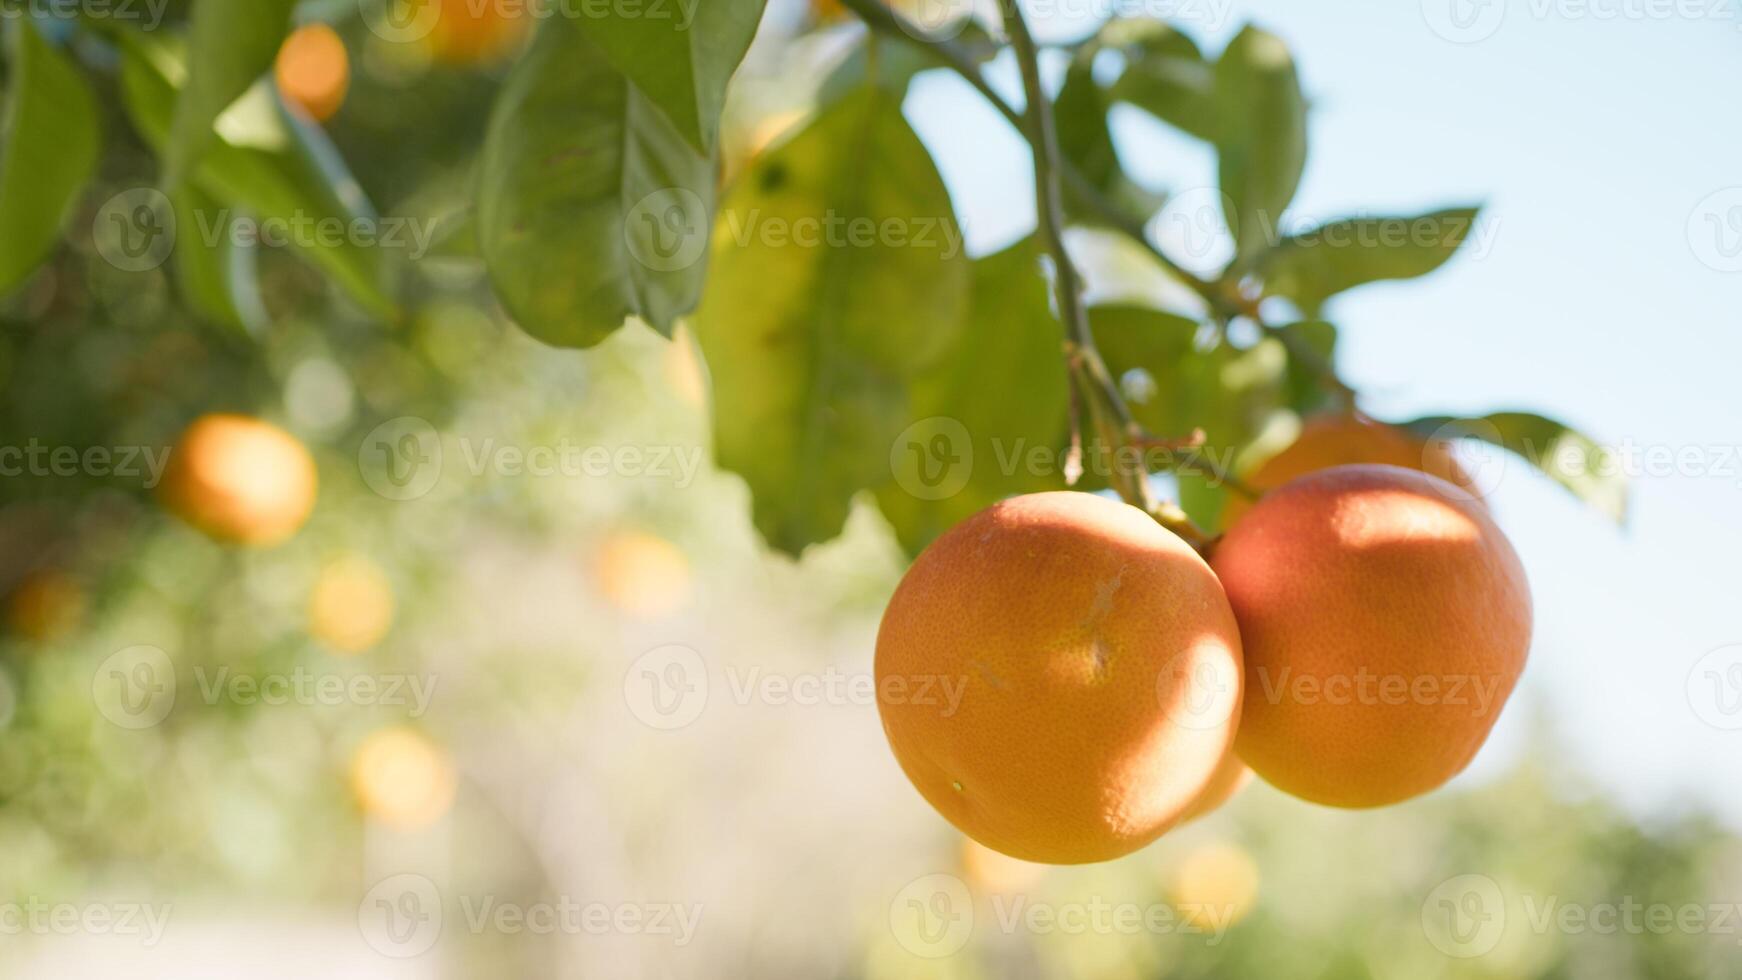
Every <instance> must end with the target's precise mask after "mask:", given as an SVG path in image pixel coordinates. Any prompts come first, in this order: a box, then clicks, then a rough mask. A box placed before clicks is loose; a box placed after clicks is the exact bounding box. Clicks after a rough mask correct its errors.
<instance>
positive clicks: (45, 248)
mask: <svg viewBox="0 0 1742 980" xmlns="http://www.w3.org/2000/svg"><path fill="white" fill-rule="evenodd" d="M4 27H5V30H6V35H7V36H6V41H7V55H8V59H7V60H8V61H9V62H10V65H9V66H8V67H9V69H10V75H9V78H8V82H7V90H6V107H5V114H4V116H3V117H0V294H4V293H8V292H11V291H12V290H13V289H16V288H17V287H18V285H19V284H20V283H22V282H23V281H24V279H25V278H26V277H27V276H29V275H30V273H31V272H32V271H33V270H35V268H36V267H37V266H38V265H39V264H41V262H42V261H43V259H45V258H46V257H47V256H48V254H49V252H50V251H51V250H52V249H53V248H54V245H55V243H56V242H57V241H59V240H60V237H61V225H62V224H63V223H64V222H65V220H66V216H67V212H68V211H70V210H71V209H72V206H73V204H74V203H75V202H76V201H77V200H78V196H79V192H80V191H81V190H83V189H84V186H85V183H86V182H87V181H88V180H90V177H91V173H92V171H93V170H94V169H95V168H96V165H97V153H98V149H99V144H100V143H101V140H102V136H101V133H100V132H99V131H98V128H97V110H96V104H95V102H94V100H93V99H92V96H91V89H90V87H89V86H88V85H87V84H86V83H85V78H84V76H83V75H82V74H80V72H79V69H78V66H77V65H75V64H73V62H72V61H71V60H70V59H68V58H67V56H66V55H65V54H63V53H62V52H60V51H59V50H57V49H56V48H54V47H53V46H51V45H50V44H49V43H48V41H46V40H45V39H44V38H43V36H42V35H41V34H40V33H39V32H38V31H37V29H36V27H35V25H34V24H32V23H31V22H30V21H28V20H10V19H9V20H8V21H7V22H6V23H5V24H4Z"/></svg>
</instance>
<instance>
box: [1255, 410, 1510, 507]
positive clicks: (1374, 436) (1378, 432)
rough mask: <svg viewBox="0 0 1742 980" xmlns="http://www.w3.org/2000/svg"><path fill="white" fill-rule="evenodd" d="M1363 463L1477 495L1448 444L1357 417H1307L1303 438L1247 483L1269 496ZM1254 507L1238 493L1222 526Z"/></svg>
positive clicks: (1279, 454) (1343, 415)
mask: <svg viewBox="0 0 1742 980" xmlns="http://www.w3.org/2000/svg"><path fill="white" fill-rule="evenodd" d="M1361 463H1371V464H1382V465H1385V466H1401V467H1403V468H1404V469H1407V470H1420V471H1422V472H1424V473H1432V474H1433V475H1434V476H1437V477H1439V478H1440V479H1442V480H1446V481H1448V482H1450V483H1453V484H1456V485H1457V486H1459V487H1461V488H1463V489H1464V490H1467V491H1470V492H1471V493H1472V494H1475V493H1476V492H1477V491H1476V481H1475V480H1474V479H1473V478H1472V477H1471V476H1470V474H1469V473H1468V472H1467V471H1466V470H1465V469H1464V467H1463V466H1462V465H1461V464H1460V463H1459V462H1458V460H1457V457H1456V456H1454V455H1453V454H1452V451H1451V446H1450V445H1449V444H1447V443H1445V442H1439V441H1435V442H1429V441H1427V440H1425V439H1420V438H1417V437H1416V436H1415V435H1414V434H1413V433H1410V432H1408V431H1407V430H1404V429H1400V428H1398V427H1397V426H1394V425H1386V424H1385V423H1383V422H1376V421H1374V420H1373V419H1370V418H1367V417H1366V416H1364V415H1357V414H1330V415H1319V416H1315V417H1313V418H1310V419H1307V421H1306V424H1305V425H1303V426H1301V430H1300V436H1299V438H1297V439H1295V441H1294V443H1293V444H1292V445H1290V446H1289V447H1288V448H1287V449H1284V450H1283V451H1282V452H1280V453H1278V454H1276V455H1275V456H1273V457H1271V458H1270V459H1268V460H1266V461H1265V462H1264V463H1263V464H1262V465H1260V466H1259V467H1258V469H1257V470H1256V471H1255V472H1254V473H1252V474H1251V475H1250V476H1248V477H1246V479H1245V482H1246V484H1247V485H1248V486H1250V487H1251V488H1252V489H1254V490H1257V491H1260V492H1268V491H1271V490H1275V489H1276V488H1277V487H1280V486H1282V485H1283V484H1285V483H1287V482H1288V481H1290V480H1293V479H1294V478H1296V477H1301V476H1305V475H1307V474H1308V473H1315V472H1317V471H1319V470H1323V469H1329V468H1331V467H1333V466H1353V465H1356V464H1361ZM1251 509H1252V502H1251V501H1250V500H1247V499H1246V498H1245V497H1242V496H1241V495H1240V494H1237V493H1230V494H1228V503H1227V505H1226V506H1224V507H1223V508H1222V526H1223V527H1233V526H1234V523H1235V522H1236V521H1238V520H1239V519H1240V517H1241V516H1242V515H1244V514H1245V513H1246V512H1247V511H1249V510H1251Z"/></svg>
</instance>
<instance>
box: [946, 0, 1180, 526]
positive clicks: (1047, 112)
mask: <svg viewBox="0 0 1742 980" xmlns="http://www.w3.org/2000/svg"><path fill="white" fill-rule="evenodd" d="M999 8H1000V10H1001V11H1002V13H1003V15H1004V30H1005V32H1006V33H1008V34H1009V35H1010V45H1011V47H1012V48H1013V49H1014V50H1015V52H1016V63H1017V65H1018V67H1019V68H1020V69H1021V72H1022V88H1023V92H1024V93H1025V95H1026V98H1027V102H1028V106H1027V112H1026V113H1025V114H1024V118H1023V120H1022V125H1020V126H1019V127H1018V128H1019V129H1020V130H1022V131H1023V132H1025V134H1026V135H1027V137H1028V144H1029V147H1030V148H1031V149H1032V150H1033V151H1034V195H1035V215H1036V224H1037V225H1038V227H1039V233H1040V237H1041V241H1042V242H1043V243H1044V244H1045V246H1046V251H1047V254H1048V255H1049V256H1050V258H1051V260H1052V266H1053V269H1052V282H1053V290H1054V292H1055V294H1056V296H1057V301H1058V309H1059V317H1060V318H1061V319H1062V320H1063V321H1064V324H1065V342H1064V349H1065V363H1066V364H1067V365H1068V366H1069V368H1070V370H1071V372H1072V377H1073V381H1074V382H1075V384H1076V385H1078V387H1079V388H1080V389H1081V390H1082V391H1083V393H1084V394H1086V395H1087V396H1088V404H1089V416H1090V419H1091V420H1092V421H1093V423H1094V427H1095V431H1096V434H1097V435H1098V436H1099V437H1100V439H1101V443H1102V445H1103V446H1105V447H1106V448H1107V449H1109V450H1113V451H1114V452H1117V451H1118V450H1123V449H1132V450H1136V454H1135V456H1133V457H1131V458H1134V459H1136V460H1138V461H1140V462H1139V465H1137V466H1135V467H1129V466H1125V465H1123V464H1122V462H1121V460H1120V457H1118V456H1110V457H1109V462H1110V465H1109V466H1108V473H1109V474H1110V482H1111V483H1112V485H1113V488H1114V489H1115V490H1117V491H1118V493H1119V496H1120V497H1121V498H1123V499H1124V500H1125V502H1126V503H1128V504H1130V505H1131V506H1133V507H1136V508H1139V509H1140V510H1142V511H1143V512H1144V513H1147V514H1149V515H1150V516H1151V517H1153V518H1155V520H1156V521H1158V522H1159V523H1160V524H1161V525H1162V526H1163V527H1166V528H1167V529H1168V530H1170V531H1172V532H1174V533H1175V534H1177V535H1179V536H1180V537H1181V538H1183V539H1184V540H1185V541H1186V542H1187V543H1189V544H1191V545H1192V547H1194V548H1198V549H1199V550H1203V549H1204V548H1207V547H1208V546H1209V543H1210V537H1209V535H1207V534H1205V533H1204V531H1203V530H1202V529H1200V528H1199V527H1198V526H1197V525H1196V524H1193V523H1192V520H1191V518H1190V517H1188V516H1187V515H1186V512H1185V511H1183V510H1181V509H1180V508H1179V506H1178V505H1177V504H1174V503H1173V502H1171V501H1158V500H1157V499H1156V497H1155V494H1154V491H1153V488H1152V487H1151V486H1150V483H1149V466H1148V462H1147V460H1148V454H1147V451H1148V450H1149V449H1151V448H1153V447H1155V446H1156V445H1179V444H1180V443H1179V442H1173V443H1165V442H1163V441H1162V440H1157V439H1155V438H1153V437H1151V436H1150V435H1149V434H1148V433H1146V432H1144V431H1143V427H1142V426H1141V425H1139V424H1138V422H1137V420H1136V419H1135V418H1134V417H1133V416H1132V414H1131V408H1130V406H1128V405H1126V404H1125V398H1124V396H1123V395H1121V394H1120V392H1119V385H1118V383H1117V382H1116V381H1115V380H1114V378H1113V375H1112V372H1110V371H1109V370H1108V369H1107V362H1106V361H1104V360H1102V358H1101V352H1100V351H1099V350H1098V349H1097V348H1096V347H1095V335H1094V333H1093V332H1092V331H1091V330H1090V329H1089V311H1088V308H1087V307H1086V306H1085V305H1084V303H1083V280H1082V276H1081V274H1080V273H1079V272H1078V271H1077V267H1076V263H1075V262H1073V261H1072V260H1071V255H1070V250H1069V249H1068V248H1066V246H1065V239H1064V227H1065V209H1064V192H1063V187H1062V184H1061V182H1060V178H1059V174H1060V173H1061V172H1062V171H1063V170H1064V169H1065V165H1064V161H1063V159H1062V156H1061V154H1060V153H1059V145H1058V130H1057V127H1056V125H1055V122H1054V120H1053V115H1052V103H1051V102H1050V101H1049V100H1048V98H1047V94H1046V88H1045V86H1044V85H1043V84H1042V82H1041V78H1040V54H1039V49H1038V48H1037V47H1036V45H1035V43H1034V36H1033V35H1032V34H1030V33H1029V31H1028V22H1027V21H1025V20H1024V19H1023V17H1022V9H1021V8H1020V7H1018V6H1017V3H1016V0H999ZM976 74H978V72H976ZM1079 438H1080V437H1079ZM1188 441H1189V442H1191V443H1192V444H1193V445H1194V446H1195V445H1201V444H1202V442H1203V433H1202V432H1201V431H1199V432H1194V433H1193V438H1192V439H1191V440H1188Z"/></svg>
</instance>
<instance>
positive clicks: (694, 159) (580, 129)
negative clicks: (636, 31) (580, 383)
mask: <svg viewBox="0 0 1742 980" xmlns="http://www.w3.org/2000/svg"><path fill="white" fill-rule="evenodd" d="M550 28H551V29H548V30H543V31H540V32H539V37H538V40H537V41H536V42H535V43H534V45H533V48H532V51H531V52H530V53H528V54H527V55H526V57H525V58H523V59H522V60H521V62H520V63H519V64H518V65H516V66H515V69H514V72H513V74H511V75H510V76H509V78H508V82H507V84H506V85H505V86H504V88H503V91H502V95H501V98H500V101H499V102H498V103H497V106H496V111H495V114H494V116H493V117H492V118H491V121H490V131H489V135H488V137H487V138H486V141H485V144H484V153H483V158H482V160H481V162H480V165H479V171H480V176H481V181H482V185H481V188H480V190H479V195H478V209H477V229H478V230H477V236H478V243H479V246H480V248H481V250H482V251H483V254H484V259H485V261H486V262H487V263H488V264H489V267H490V277H491V280H492V281H493V282H494V283H495V286H496V292H497V294H498V295H499V296H500V297H501V299H502V302H503V305H504V306H506V307H507V309H508V311H509V313H510V314H511V315H512V316H513V317H514V319H515V320H516V321H518V322H519V324H520V325H521V327H522V328H524V329H525V330H526V332H528V333H530V334H532V335H533V336H534V337H537V338H538V339H540V340H542V341H544V342H545V343H548V344H554V345H556V346H559V347H591V346H592V345H594V344H597V343H599V342H600V341H602V340H604V339H605V338H606V337H608V336H610V335H611V334H612V333H613V332H614V331H616V330H617V328H619V327H621V326H622V325H623V321H624V319H625V318H627V317H629V316H631V315H634V316H639V317H641V318H642V319H644V320H646V321H647V322H648V323H649V324H651V325H652V326H654V327H655V328H656V329H658V330H659V331H660V332H662V333H665V334H666V335H668V336H669V335H670V333H671V329H672V326H673V322H674V321H675V320H676V318H677V317H678V316H680V315H682V314H684V313H686V312H688V311H689V310H690V309H692V308H693V307H694V306H695V303H696V300H697V299H698V298H699V297H700V296H701V289H702V282H703V279H704V278H705V276H706V272H707V263H706V254H707V246H708V229H709V219H710V216H711V215H712V214H713V205H714V200H713V199H714V190H713V186H714V174H713V164H712V162H711V161H710V160H709V159H708V158H707V157H704V156H702V155H701V154H699V153H697V152H696V151H695V149H694V148H692V147H691V146H690V145H689V144H688V143H686V142H685V141H684V138H683V136H682V135H681V134H679V133H678V132H677V130H676V129H674V128H673V127H672V125H671V123H670V122H669V121H668V120H667V119H666V118H665V117H664V116H663V115H661V114H660V113H659V112H658V111H657V110H656V109H654V107H653V104H652V103H651V102H649V101H648V99H647V97H646V96H645V95H643V94H642V92H641V90H640V89H639V88H637V87H636V86H635V85H634V84H633V83H632V82H630V81H629V80H628V79H626V78H624V77H623V76H622V75H620V74H618V73H617V72H616V71H614V70H613V69H612V68H611V67H610V65H608V64H607V63H606V62H605V60H604V58H602V57H601V56H600V54H599V51H598V48H597V46H596V45H594V44H593V42H592V41H590V40H588V38H587V36H586V35H585V34H584V33H582V32H580V31H576V30H571V29H568V28H566V27H565V26H563V25H561V24H553V25H550Z"/></svg>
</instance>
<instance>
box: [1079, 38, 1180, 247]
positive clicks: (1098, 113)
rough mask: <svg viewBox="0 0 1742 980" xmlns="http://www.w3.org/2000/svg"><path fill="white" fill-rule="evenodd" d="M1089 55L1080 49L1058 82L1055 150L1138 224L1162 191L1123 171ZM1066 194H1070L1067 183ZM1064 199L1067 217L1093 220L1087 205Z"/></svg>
mask: <svg viewBox="0 0 1742 980" xmlns="http://www.w3.org/2000/svg"><path fill="white" fill-rule="evenodd" d="M1092 61H1093V58H1092V56H1085V55H1083V54H1080V55H1079V57H1078V58H1077V60H1076V61H1075V62H1073V63H1072V65H1071V67H1070V68H1069V70H1067V71H1066V72H1065V80H1064V84H1063V86H1061V87H1060V88H1059V94H1058V99H1057V101H1056V103H1055V105H1054V109H1053V112H1054V115H1055V117H1056V118H1057V120H1058V140H1059V152H1060V153H1061V154H1063V156H1064V158H1065V159H1066V160H1068V161H1070V163H1071V165H1072V166H1073V167H1075V168H1076V170H1077V172H1078V173H1081V174H1082V175H1083V176H1084V177H1085V178H1087V179H1088V181H1089V183H1091V184H1093V185H1094V186H1095V188H1096V189H1097V190H1099V191H1100V192H1101V193H1102V195H1103V196H1105V197H1106V198H1107V199H1108V200H1111V201H1112V202H1113V203H1114V204H1115V205H1117V206H1118V208H1119V209H1120V210H1121V211H1122V212H1124V213H1125V214H1127V215H1128V216H1129V217H1130V218H1131V219H1132V220H1133V221H1135V222H1137V223H1139V224H1141V223H1142V222H1144V221H1146V220H1147V219H1148V218H1149V216H1150V215H1152V214H1154V213H1155V212H1156V211H1157V210H1159V209H1160V208H1161V205H1162V197H1161V195H1159V194H1156V193H1154V192H1152V191H1149V190H1148V189H1146V188H1144V187H1143V186H1142V185H1140V184H1138V183H1136V182H1135V181H1133V180H1131V179H1130V178H1129V177H1128V176H1126V173H1125V168H1124V166H1123V165H1122V164H1121V163H1120V161H1119V151H1118V149H1117V148H1116V147H1115V146H1114V145H1113V131H1112V128H1111V127H1110V126H1109V125H1108V122H1107V111H1108V109H1109V108H1110V106H1109V104H1108V101H1107V97H1106V94H1105V93H1104V92H1102V91H1101V88H1100V86H1099V85H1097V84H1096V83H1095V75H1094V72H1093V70H1092V68H1091V62H1092ZM1066 194H1067V198H1069V197H1070V196H1071V195H1070V194H1069V189H1068V188H1067V189H1066ZM1066 205H1067V210H1068V211H1069V212H1070V214H1071V217H1072V218H1074V219H1076V220H1079V221H1084V222H1086V223H1094V211H1093V209H1091V208H1088V207H1085V206H1083V205H1082V204H1081V202H1079V201H1076V200H1069V199H1067V201H1066Z"/></svg>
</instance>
